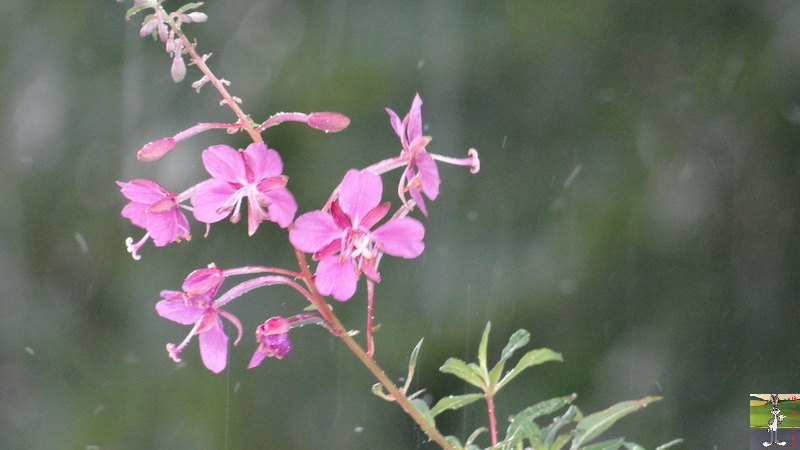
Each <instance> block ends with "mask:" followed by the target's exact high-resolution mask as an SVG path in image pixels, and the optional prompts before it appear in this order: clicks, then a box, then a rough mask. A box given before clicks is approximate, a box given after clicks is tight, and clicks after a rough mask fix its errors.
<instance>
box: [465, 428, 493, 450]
mask: <svg viewBox="0 0 800 450" xmlns="http://www.w3.org/2000/svg"><path fill="white" fill-rule="evenodd" d="M487 431H489V429H488V428H486V427H480V428H478V429H477V430H475V431H473V432H472V434H470V435H469V437H468V438H467V442H465V443H464V446H465V447H470V446H472V442H473V441H475V439H478V436H480V435H481V434H482V433H485V432H487Z"/></svg>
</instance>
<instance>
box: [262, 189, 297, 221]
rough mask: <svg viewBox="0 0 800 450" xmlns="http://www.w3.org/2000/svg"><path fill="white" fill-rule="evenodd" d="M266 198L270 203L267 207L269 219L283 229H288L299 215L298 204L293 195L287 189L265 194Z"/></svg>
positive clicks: (274, 190)
mask: <svg viewBox="0 0 800 450" xmlns="http://www.w3.org/2000/svg"><path fill="white" fill-rule="evenodd" d="M264 197H265V198H266V199H267V201H269V202H270V204H269V206H268V207H267V209H268V210H269V219H270V220H271V221H273V222H275V223H277V224H278V225H279V226H280V227H281V228H286V227H288V226H289V225H290V224H291V223H292V220H294V215H295V214H296V213H297V202H296V201H295V199H294V196H293V195H292V193H291V192H289V190H288V189H286V188H279V189H273V190H271V191H269V192H265V193H264Z"/></svg>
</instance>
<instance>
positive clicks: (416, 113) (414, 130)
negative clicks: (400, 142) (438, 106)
mask: <svg viewBox="0 0 800 450" xmlns="http://www.w3.org/2000/svg"><path fill="white" fill-rule="evenodd" d="M407 127H408V128H406V133H408V142H409V145H410V143H411V142H414V139H417V138H418V137H420V136H422V98H420V96H419V94H417V95H415V96H414V100H413V101H412V102H411V110H410V111H408V125H407Z"/></svg>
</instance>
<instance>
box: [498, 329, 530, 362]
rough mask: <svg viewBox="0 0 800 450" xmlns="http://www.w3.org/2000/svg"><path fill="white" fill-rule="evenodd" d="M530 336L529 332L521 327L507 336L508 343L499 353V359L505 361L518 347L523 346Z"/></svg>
mask: <svg viewBox="0 0 800 450" xmlns="http://www.w3.org/2000/svg"><path fill="white" fill-rule="evenodd" d="M530 338H531V334H530V333H528V332H527V331H526V330H523V329H521V328H520V329H519V330H517V331H516V332H515V333H514V334H512V335H511V337H510V338H508V344H506V346H505V348H504V349H503V352H502V353H501V354H500V361H505V360H507V359H508V358H510V357H511V355H513V354H514V352H515V351H516V350H517V349H518V348H522V347H524V346H525V345H526V344H527V343H528V341H530Z"/></svg>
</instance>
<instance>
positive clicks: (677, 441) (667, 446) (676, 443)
mask: <svg viewBox="0 0 800 450" xmlns="http://www.w3.org/2000/svg"><path fill="white" fill-rule="evenodd" d="M682 442H683V439H675V440H673V441H669V442H667V443H665V444H661V445H659V446H658V447H656V450H664V449H665V448H669V447H672V446H673V445H678V444H680V443H682Z"/></svg>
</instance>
